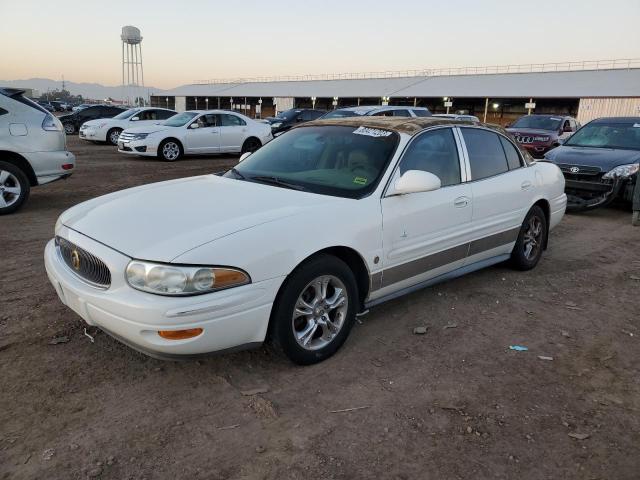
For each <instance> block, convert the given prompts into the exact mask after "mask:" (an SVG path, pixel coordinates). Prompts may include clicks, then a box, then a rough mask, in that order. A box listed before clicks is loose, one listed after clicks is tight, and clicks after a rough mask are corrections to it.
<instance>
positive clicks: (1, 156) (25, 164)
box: [0, 150, 38, 187]
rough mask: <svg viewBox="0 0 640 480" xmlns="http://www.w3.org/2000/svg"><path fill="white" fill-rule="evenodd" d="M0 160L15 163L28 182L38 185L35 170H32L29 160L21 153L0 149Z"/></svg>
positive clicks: (33, 185)
mask: <svg viewBox="0 0 640 480" xmlns="http://www.w3.org/2000/svg"><path fill="white" fill-rule="evenodd" d="M0 161H3V162H7V163H10V164H12V165H15V166H16V167H18V168H19V169H20V170H22V171H23V172H24V174H25V175H26V176H27V178H28V179H29V183H30V184H31V186H32V187H35V186H36V185H38V177H37V176H36V172H34V171H33V167H32V166H31V164H30V163H29V161H28V160H27V159H26V158H24V157H23V156H22V155H20V154H18V153H15V152H10V151H6V150H0Z"/></svg>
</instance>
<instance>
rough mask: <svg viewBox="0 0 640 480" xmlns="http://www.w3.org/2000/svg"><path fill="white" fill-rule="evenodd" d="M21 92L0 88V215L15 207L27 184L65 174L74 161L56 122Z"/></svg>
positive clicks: (26, 192)
mask: <svg viewBox="0 0 640 480" xmlns="http://www.w3.org/2000/svg"><path fill="white" fill-rule="evenodd" d="M23 93H24V91H23V90H17V89H14V88H0V215H4V214H7V213H12V212H15V211H16V210H18V209H19V208H20V207H21V206H22V205H23V204H24V202H25V201H26V200H27V198H28V197H29V191H30V189H31V187H35V186H36V185H43V184H45V183H49V182H53V181H54V180H59V179H61V178H67V177H69V176H70V175H71V173H72V172H73V169H74V167H75V163H76V159H75V157H74V156H73V154H72V153H70V152H68V151H67V149H66V138H65V134H64V131H63V129H62V124H61V123H60V121H59V120H58V119H57V118H56V117H54V116H53V115H51V114H50V113H49V112H47V111H46V110H45V109H44V108H42V107H41V106H40V105H38V104H37V103H35V102H32V101H31V100H29V99H28V98H25V97H24V96H23Z"/></svg>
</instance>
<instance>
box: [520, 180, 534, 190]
mask: <svg viewBox="0 0 640 480" xmlns="http://www.w3.org/2000/svg"><path fill="white" fill-rule="evenodd" d="M531 187H533V183H531V182H530V181H529V180H526V181H524V182H522V184H521V185H520V188H522V190H529V189H530V188H531Z"/></svg>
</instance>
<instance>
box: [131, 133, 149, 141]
mask: <svg viewBox="0 0 640 480" xmlns="http://www.w3.org/2000/svg"><path fill="white" fill-rule="evenodd" d="M148 136H149V134H148V133H134V134H133V137H131V140H144V139H145V138H147V137H148Z"/></svg>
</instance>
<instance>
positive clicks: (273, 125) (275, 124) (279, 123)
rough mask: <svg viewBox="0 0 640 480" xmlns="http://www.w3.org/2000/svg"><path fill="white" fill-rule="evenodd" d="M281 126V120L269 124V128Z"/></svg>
mask: <svg viewBox="0 0 640 480" xmlns="http://www.w3.org/2000/svg"><path fill="white" fill-rule="evenodd" d="M281 126H282V122H276V123H272V124H271V128H280V127H281Z"/></svg>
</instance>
